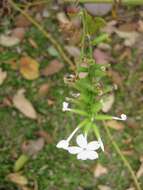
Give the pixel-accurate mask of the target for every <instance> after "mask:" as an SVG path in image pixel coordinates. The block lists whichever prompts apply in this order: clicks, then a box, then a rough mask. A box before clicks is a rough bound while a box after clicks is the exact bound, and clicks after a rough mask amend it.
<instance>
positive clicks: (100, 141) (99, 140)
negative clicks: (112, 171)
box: [98, 138, 104, 152]
mask: <svg viewBox="0 0 143 190" xmlns="http://www.w3.org/2000/svg"><path fill="white" fill-rule="evenodd" d="M98 142H99V144H100V147H101V149H102V151H103V152H104V144H103V142H102V140H101V138H99V139H98Z"/></svg>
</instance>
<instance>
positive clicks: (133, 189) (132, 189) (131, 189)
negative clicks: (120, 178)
mask: <svg viewBox="0 0 143 190" xmlns="http://www.w3.org/2000/svg"><path fill="white" fill-rule="evenodd" d="M126 190H135V188H134V187H129V188H128V189H126Z"/></svg>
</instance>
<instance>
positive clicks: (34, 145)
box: [22, 138, 45, 156]
mask: <svg viewBox="0 0 143 190" xmlns="http://www.w3.org/2000/svg"><path fill="white" fill-rule="evenodd" d="M44 144H45V141H44V138H39V139H37V140H29V141H27V142H24V143H23V144H22V151H23V152H24V153H26V154H28V155H29V156H36V155H37V154H38V153H39V152H40V151H41V150H42V149H43V147H44Z"/></svg>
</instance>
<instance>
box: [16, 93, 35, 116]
mask: <svg viewBox="0 0 143 190" xmlns="http://www.w3.org/2000/svg"><path fill="white" fill-rule="evenodd" d="M24 92H25V90H24V89H20V90H18V92H17V93H16V95H14V97H13V105H14V107H15V108H17V109H18V110H19V111H20V112H21V113H23V114H24V115H25V116H26V117H28V118H30V119H37V113H36V111H35V109H34V107H33V105H32V104H31V102H30V101H29V100H28V99H26V98H25V96H24Z"/></svg>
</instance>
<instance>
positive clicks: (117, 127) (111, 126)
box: [106, 120, 125, 130]
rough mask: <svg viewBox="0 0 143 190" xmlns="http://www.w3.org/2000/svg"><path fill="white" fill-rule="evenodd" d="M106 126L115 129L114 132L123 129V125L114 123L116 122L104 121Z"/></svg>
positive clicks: (117, 122)
mask: <svg viewBox="0 0 143 190" xmlns="http://www.w3.org/2000/svg"><path fill="white" fill-rule="evenodd" d="M106 125H107V126H108V127H110V128H112V129H116V130H123V129H124V128H125V126H124V124H123V123H121V122H119V121H116V120H112V121H106Z"/></svg>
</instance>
